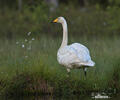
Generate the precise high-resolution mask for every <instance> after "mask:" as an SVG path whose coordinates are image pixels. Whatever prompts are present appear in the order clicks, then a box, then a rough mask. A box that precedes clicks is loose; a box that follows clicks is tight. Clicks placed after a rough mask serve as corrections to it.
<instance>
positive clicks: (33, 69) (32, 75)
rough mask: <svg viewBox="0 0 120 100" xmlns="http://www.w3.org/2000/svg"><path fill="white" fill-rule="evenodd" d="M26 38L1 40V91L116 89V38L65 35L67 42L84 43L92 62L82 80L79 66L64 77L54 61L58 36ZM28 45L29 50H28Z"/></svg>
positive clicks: (118, 71)
mask: <svg viewBox="0 0 120 100" xmlns="http://www.w3.org/2000/svg"><path fill="white" fill-rule="evenodd" d="M29 41H31V38H29ZM29 41H27V42H25V39H21V40H17V41H16V40H11V41H10V40H3V41H2V40H1V42H0V47H1V48H0V55H1V56H0V93H1V94H11V95H14V94H18V95H20V94H25V93H28V94H29V93H33V94H34V93H51V94H73V93H88V92H90V91H112V90H120V84H119V83H120V68H119V66H120V55H119V53H120V46H119V43H120V38H119V37H114V38H97V37H96V38H95V37H91V38H90V37H89V38H87V37H75V38H74V37H73V36H70V37H69V44H70V43H73V42H80V43H82V44H84V45H86V46H87V47H88V48H89V50H90V53H91V57H92V60H93V61H95V63H96V65H95V67H94V68H89V69H88V72H87V74H88V75H87V78H86V79H85V76H84V73H83V70H81V69H80V70H78V69H74V70H72V71H71V73H70V76H69V77H67V71H66V69H65V67H63V66H61V65H59V64H58V62H57V59H56V53H57V49H58V48H59V46H60V43H61V38H59V37H56V38H53V37H46V36H42V37H40V38H39V39H37V38H35V40H34V41H32V42H30V43H29ZM18 42H19V43H18ZM16 43H17V44H16ZM23 44H24V46H25V47H24V48H23V47H22V45H23ZM30 45H31V49H28V47H29V46H30Z"/></svg>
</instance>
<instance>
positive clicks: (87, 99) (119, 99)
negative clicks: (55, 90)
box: [0, 94, 120, 100]
mask: <svg viewBox="0 0 120 100" xmlns="http://www.w3.org/2000/svg"><path fill="white" fill-rule="evenodd" d="M0 100H120V94H119V95H116V96H113V97H111V98H106V99H105V98H99V99H95V98H92V97H91V96H79V97H78V96H70V97H53V96H48V95H47V96H36V97H35V96H29V97H19V98H18V97H16V98H9V99H8V98H1V99H0Z"/></svg>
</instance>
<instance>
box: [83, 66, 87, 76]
mask: <svg viewBox="0 0 120 100" xmlns="http://www.w3.org/2000/svg"><path fill="white" fill-rule="evenodd" d="M83 70H84V75H85V77H87V68H83Z"/></svg>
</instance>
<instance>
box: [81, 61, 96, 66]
mask: <svg viewBox="0 0 120 100" xmlns="http://www.w3.org/2000/svg"><path fill="white" fill-rule="evenodd" d="M82 65H84V66H90V67H93V66H95V62H93V61H92V60H90V61H88V62H86V63H83V64H82Z"/></svg>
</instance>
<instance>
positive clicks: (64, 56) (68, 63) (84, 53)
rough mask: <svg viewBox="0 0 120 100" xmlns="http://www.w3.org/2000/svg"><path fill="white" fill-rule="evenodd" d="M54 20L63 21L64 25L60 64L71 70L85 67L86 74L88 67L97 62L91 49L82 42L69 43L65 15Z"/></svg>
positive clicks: (58, 54) (58, 53)
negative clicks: (92, 56) (92, 55)
mask: <svg viewBox="0 0 120 100" xmlns="http://www.w3.org/2000/svg"><path fill="white" fill-rule="evenodd" d="M53 22H57V23H61V24H62V27H63V41H62V44H61V46H60V48H59V50H58V52H57V60H58V62H59V64H61V65H63V66H65V67H66V68H67V71H68V72H70V69H72V68H78V69H79V68H83V69H84V71H85V75H86V69H87V67H92V66H94V65H95V63H94V62H93V61H92V60H91V57H90V53H89V50H88V49H87V47H85V46H84V45H82V44H79V43H73V44H71V45H67V43H68V31H67V22H66V20H65V19H64V18H63V17H58V18H57V19H55V20H54V21H53Z"/></svg>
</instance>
